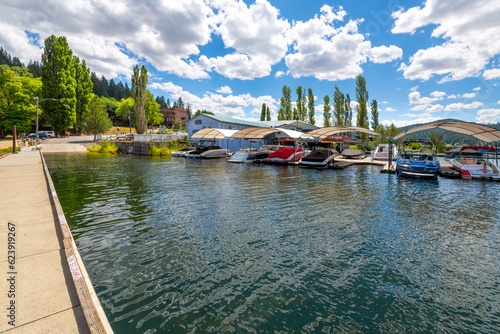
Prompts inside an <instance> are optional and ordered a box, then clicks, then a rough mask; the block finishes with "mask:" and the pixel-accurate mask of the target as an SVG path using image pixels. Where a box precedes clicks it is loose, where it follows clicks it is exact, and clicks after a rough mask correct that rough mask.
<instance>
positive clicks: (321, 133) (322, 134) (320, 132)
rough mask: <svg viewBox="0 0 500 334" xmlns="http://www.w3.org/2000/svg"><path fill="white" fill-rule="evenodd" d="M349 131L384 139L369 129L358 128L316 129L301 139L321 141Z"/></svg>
mask: <svg viewBox="0 0 500 334" xmlns="http://www.w3.org/2000/svg"><path fill="white" fill-rule="evenodd" d="M351 131H356V132H364V133H370V134H372V135H377V136H380V137H382V138H384V136H382V135H381V134H380V133H378V132H375V131H372V130H370V129H365V128H361V127H358V126H328V127H326V128H321V129H317V130H313V131H311V132H308V133H306V134H304V135H303V136H302V138H304V139H315V140H323V139H325V138H326V137H328V136H331V135H334V134H337V133H342V132H351Z"/></svg>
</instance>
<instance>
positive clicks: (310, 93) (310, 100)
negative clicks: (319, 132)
mask: <svg viewBox="0 0 500 334" xmlns="http://www.w3.org/2000/svg"><path fill="white" fill-rule="evenodd" d="M307 92H308V97H307V109H308V111H309V123H310V124H312V125H314V124H316V119H315V117H314V114H315V112H316V110H315V109H316V107H315V106H314V94H313V90H312V88H309V89H308V90H307Z"/></svg>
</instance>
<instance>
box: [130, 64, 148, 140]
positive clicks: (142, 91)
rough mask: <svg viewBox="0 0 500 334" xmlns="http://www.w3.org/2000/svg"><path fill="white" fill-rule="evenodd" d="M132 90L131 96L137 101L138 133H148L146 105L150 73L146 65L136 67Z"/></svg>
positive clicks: (136, 118) (136, 124)
mask: <svg viewBox="0 0 500 334" xmlns="http://www.w3.org/2000/svg"><path fill="white" fill-rule="evenodd" d="M131 81H132V89H131V90H130V95H131V97H132V98H133V99H134V101H135V129H136V131H137V133H140V134H142V133H144V132H146V125H147V119H146V103H147V102H148V94H147V89H146V87H147V85H148V71H147V70H146V67H145V66H144V65H142V66H141V70H140V71H139V65H135V67H134V74H133V75H132V80H131Z"/></svg>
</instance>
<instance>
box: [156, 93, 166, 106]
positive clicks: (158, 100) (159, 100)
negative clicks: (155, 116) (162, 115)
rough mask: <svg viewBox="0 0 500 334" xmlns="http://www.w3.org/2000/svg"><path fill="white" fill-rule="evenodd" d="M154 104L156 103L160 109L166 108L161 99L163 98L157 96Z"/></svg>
mask: <svg viewBox="0 0 500 334" xmlns="http://www.w3.org/2000/svg"><path fill="white" fill-rule="evenodd" d="M156 103H158V104H159V105H160V109H163V108H166V107H167V103H166V102H165V97H163V96H157V97H156Z"/></svg>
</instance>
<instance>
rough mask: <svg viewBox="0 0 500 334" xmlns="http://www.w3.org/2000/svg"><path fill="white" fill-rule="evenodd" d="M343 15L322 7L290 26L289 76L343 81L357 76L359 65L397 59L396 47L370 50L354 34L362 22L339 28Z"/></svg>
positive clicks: (353, 22)
mask: <svg viewBox="0 0 500 334" xmlns="http://www.w3.org/2000/svg"><path fill="white" fill-rule="evenodd" d="M346 14H347V13H346V12H345V11H344V10H343V8H342V7H339V8H338V9H336V10H335V9H334V8H333V7H330V6H326V5H325V6H323V7H322V8H321V13H320V15H316V16H315V17H314V18H312V19H310V20H309V21H306V22H302V21H298V22H295V23H294V25H293V26H292V28H291V29H290V30H289V32H288V37H289V38H290V41H292V49H293V50H292V51H291V52H290V53H289V54H287V55H286V56H285V62H286V65H287V66H288V68H289V71H290V73H291V74H292V76H294V77H301V76H313V77H315V78H317V79H319V80H330V81H333V80H344V79H349V78H354V77H356V76H357V75H359V74H361V73H362V72H363V69H362V68H361V65H362V64H364V63H366V62H367V61H368V60H369V59H370V60H371V61H373V62H377V63H384V62H388V61H392V60H394V59H397V58H400V57H401V55H402V50H401V49H400V48H398V47H396V46H392V45H391V46H389V47H386V46H380V47H375V48H372V46H371V42H370V41H368V40H365V36H364V35H362V34H361V33H359V32H358V26H359V24H360V23H361V22H363V20H362V19H358V20H350V21H349V22H347V23H346V24H345V25H340V24H339V23H338V22H340V21H343V20H344V17H345V15H346ZM337 26H338V27H337Z"/></svg>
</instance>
